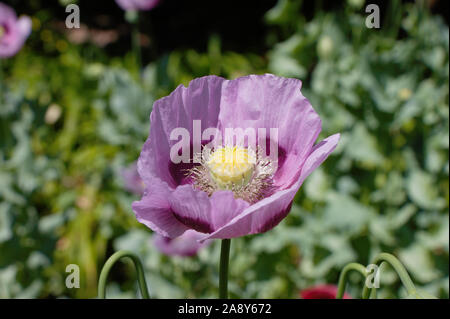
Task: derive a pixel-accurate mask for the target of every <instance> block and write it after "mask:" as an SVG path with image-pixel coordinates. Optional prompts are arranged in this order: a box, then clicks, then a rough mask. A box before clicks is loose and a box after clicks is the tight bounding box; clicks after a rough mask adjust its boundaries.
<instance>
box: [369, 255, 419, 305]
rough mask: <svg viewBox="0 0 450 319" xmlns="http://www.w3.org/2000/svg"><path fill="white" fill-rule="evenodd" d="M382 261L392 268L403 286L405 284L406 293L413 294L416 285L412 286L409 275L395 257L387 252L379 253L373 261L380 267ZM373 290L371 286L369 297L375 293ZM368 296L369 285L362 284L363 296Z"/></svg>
mask: <svg viewBox="0 0 450 319" xmlns="http://www.w3.org/2000/svg"><path fill="white" fill-rule="evenodd" d="M383 262H386V263H388V264H390V265H391V266H392V268H394V270H395V272H396V273H397V275H398V276H399V278H400V280H401V282H402V284H403V286H405V288H406V291H407V292H408V294H414V293H415V292H416V287H415V286H414V283H413V281H412V280H411V277H409V274H408V272H407V271H406V269H405V267H404V266H403V264H402V263H401V262H400V261H399V260H398V259H397V257H395V256H394V255H391V254H388V253H381V254H379V255H378V256H377V257H375V260H374V261H373V263H374V264H376V265H378V264H379V266H380V267H381V265H382V263H383ZM374 290H376V288H372V292H371V294H370V296H371V297H372V296H373V295H375V294H376V293H375V292H373V291H374ZM368 297H369V287H367V285H364V289H363V298H364V299H367V298H368Z"/></svg>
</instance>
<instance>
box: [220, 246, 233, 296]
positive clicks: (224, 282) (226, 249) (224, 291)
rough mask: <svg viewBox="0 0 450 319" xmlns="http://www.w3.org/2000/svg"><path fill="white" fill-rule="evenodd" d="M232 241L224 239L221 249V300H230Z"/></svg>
mask: <svg viewBox="0 0 450 319" xmlns="http://www.w3.org/2000/svg"><path fill="white" fill-rule="evenodd" d="M230 245H231V239H222V245H221V247H220V269H219V298H221V299H227V298H228V263H229V259H230Z"/></svg>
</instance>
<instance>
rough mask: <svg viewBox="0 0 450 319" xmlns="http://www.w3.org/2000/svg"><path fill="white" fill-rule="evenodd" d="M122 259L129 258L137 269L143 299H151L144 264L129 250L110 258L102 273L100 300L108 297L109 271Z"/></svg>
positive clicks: (99, 291)
mask: <svg viewBox="0 0 450 319" xmlns="http://www.w3.org/2000/svg"><path fill="white" fill-rule="evenodd" d="M122 257H129V258H130V259H131V260H132V261H133V263H134V266H135V268H136V272H137V280H138V283H139V289H140V291H141V295H142V298H144V299H149V298H150V295H149V293H148V289H147V283H146V281H145V275H144V268H143V267H142V263H141V261H140V259H139V258H138V257H137V256H136V255H135V254H133V253H132V252H130V251H127V250H120V251H118V252H116V253H115V254H113V255H112V256H111V257H109V258H108V260H107V261H106V263H105V265H104V266H103V268H102V271H101V273H100V279H99V281H98V298H100V299H105V297H106V279H107V278H108V274H109V271H110V270H111V268H112V267H113V266H114V264H115V263H116V261H118V260H119V259H120V258H122Z"/></svg>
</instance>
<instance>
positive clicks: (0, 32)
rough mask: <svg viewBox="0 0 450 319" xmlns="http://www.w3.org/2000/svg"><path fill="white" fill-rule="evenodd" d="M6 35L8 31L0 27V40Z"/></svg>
mask: <svg viewBox="0 0 450 319" xmlns="http://www.w3.org/2000/svg"><path fill="white" fill-rule="evenodd" d="M5 33H6V29H5V28H4V27H3V26H2V25H0V39H1V38H2V37H3V36H4V35H5Z"/></svg>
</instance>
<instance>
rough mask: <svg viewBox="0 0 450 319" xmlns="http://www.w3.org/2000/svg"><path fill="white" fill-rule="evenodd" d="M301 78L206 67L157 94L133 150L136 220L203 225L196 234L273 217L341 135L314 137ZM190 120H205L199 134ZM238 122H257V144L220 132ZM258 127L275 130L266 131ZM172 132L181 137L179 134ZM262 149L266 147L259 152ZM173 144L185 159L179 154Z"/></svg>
mask: <svg viewBox="0 0 450 319" xmlns="http://www.w3.org/2000/svg"><path fill="white" fill-rule="evenodd" d="M300 88H301V81H299V80H297V79H289V78H282V77H277V76H274V75H272V74H265V75H249V76H245V77H241V78H238V79H235V80H226V79H223V78H221V77H217V76H206V77H202V78H198V79H195V80H193V81H191V82H190V83H189V86H188V87H184V86H183V85H180V86H178V87H177V88H176V89H175V91H174V92H172V93H171V94H170V95H169V96H167V97H164V98H162V99H160V100H158V101H156V102H155V104H154V107H153V111H152V113H151V116H150V122H151V128H150V135H149V138H148V139H147V141H146V142H145V144H144V146H143V149H142V152H141V154H140V157H139V160H138V171H139V175H140V176H141V178H142V179H143V180H144V183H145V185H146V190H145V193H144V195H143V197H142V199H141V200H140V201H136V202H134V203H133V210H134V212H135V214H136V217H137V219H138V221H139V222H141V223H143V224H145V225H146V226H147V227H149V228H151V229H152V230H154V231H155V232H157V233H159V234H161V235H163V236H165V237H170V238H174V237H177V236H180V235H181V234H183V233H184V232H185V231H186V230H188V229H194V230H196V231H198V232H201V233H204V237H203V238H202V239H201V240H206V239H209V238H222V239H223V238H233V237H240V236H245V235H249V234H256V233H262V232H265V231H268V230H270V229H272V228H273V227H275V226H276V225H277V224H278V223H279V222H280V221H281V220H283V219H284V218H285V217H286V216H287V214H288V213H289V211H290V208H291V204H292V201H293V200H294V196H295V194H296V193H297V191H298V190H299V188H300V186H301V185H302V183H303V181H304V180H305V178H306V177H307V176H308V175H309V174H311V172H312V171H313V170H314V169H315V168H316V167H318V166H319V165H320V164H321V163H322V162H323V161H324V160H325V159H326V158H327V157H328V155H329V154H330V153H331V152H332V151H333V150H334V149H335V147H336V145H337V143H338V140H339V134H335V135H332V136H330V137H328V138H326V139H324V140H323V141H321V142H319V143H317V144H316V145H314V142H315V141H316V139H317V137H318V135H319V133H320V131H321V120H320V118H319V116H318V114H317V113H316V112H315V111H314V109H313V108H312V106H311V104H310V103H309V101H308V100H307V99H306V98H305V97H304V96H303V95H302V93H301V92H300ZM198 122H199V123H200V124H201V126H202V128H203V129H204V130H203V134H201V136H200V137H199V132H196V123H198ZM210 128H212V129H213V130H212V131H213V132H214V134H211V132H209V131H208V130H209V129H210ZM239 128H240V129H242V130H245V131H246V132H247V131H249V132H254V131H256V132H257V136H256V140H257V143H256V147H255V146H254V143H250V138H248V139H247V141H244V143H238V140H237V139H236V138H234V137H233V138H232V139H230V138H228V136H229V135H227V130H228V131H229V130H231V131H233V130H234V131H236V130H238V129H239ZM262 129H264V131H266V132H267V131H268V130H269V131H270V132H272V129H273V130H274V131H276V133H277V134H276V136H275V137H272V135H271V134H270V136H269V137H267V136H266V135H265V134H262ZM260 130H261V133H260ZM201 131H202V130H200V132H201ZM174 132H175V133H176V134H174ZM180 132H187V133H188V135H189V139H188V140H187V141H186V140H185V139H182V140H181V141H179V140H177V134H179V133H180ZM205 133H207V134H205ZM220 135H222V136H225V143H224V142H223V141H221V139H220V138H219V137H218V136H220ZM208 136H209V138H208ZM178 137H179V136H178ZM211 137H213V138H212V139H211ZM216 138H217V139H216ZM252 142H254V141H253V139H252ZM272 145H275V146H278V147H277V148H276V147H275V148H274V149H275V150H276V151H277V152H274V153H276V154H277V155H276V157H275V158H274V157H273V156H272V157H270V156H265V155H264V153H267V148H270V151H271V152H270V153H272ZM179 146H181V147H180V149H178V147H179ZM266 146H267V147H266ZM255 148H256V149H255ZM177 149H178V150H177ZM260 149H265V151H266V152H262V155H261V156H260V155H259V154H260ZM180 150H181V154H182V153H183V152H184V151H186V152H187V153H188V154H189V156H190V159H189V161H187V162H186V161H185V160H184V159H183V160H182V161H181V162H179V159H178V158H177V155H180ZM196 150H197V151H196ZM198 150H201V154H200V155H201V156H200V160H199V156H198ZM205 153H206V154H207V156H205V157H204V156H203V154H205ZM224 154H225V158H226V161H223V159H224V156H223V155H224ZM266 155H267V154H266ZM174 159H175V160H174ZM242 159H244V160H247V162H245V161H241V160H242ZM178 162H179V163H178Z"/></svg>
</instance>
